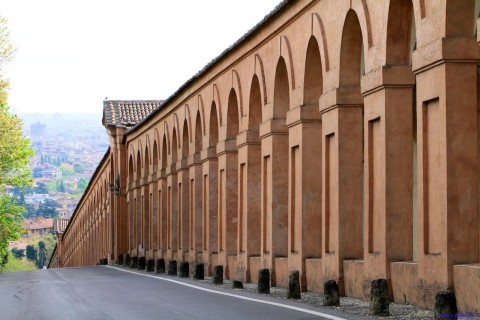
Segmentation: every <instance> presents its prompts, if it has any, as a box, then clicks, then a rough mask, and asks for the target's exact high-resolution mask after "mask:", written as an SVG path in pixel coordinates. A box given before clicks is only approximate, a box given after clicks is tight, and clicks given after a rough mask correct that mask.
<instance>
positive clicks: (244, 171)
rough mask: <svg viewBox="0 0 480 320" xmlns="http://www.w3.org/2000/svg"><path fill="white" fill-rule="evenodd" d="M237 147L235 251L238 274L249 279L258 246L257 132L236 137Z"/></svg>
mask: <svg viewBox="0 0 480 320" xmlns="http://www.w3.org/2000/svg"><path fill="white" fill-rule="evenodd" d="M237 147H238V253H237V256H238V258H237V277H238V280H240V281H243V282H251V278H252V275H251V267H250V258H251V257H260V247H261V243H260V241H261V230H262V229H261V173H260V171H261V168H260V161H261V148H260V140H259V138H258V132H253V131H251V130H250V131H245V132H242V133H241V134H239V135H238V137H237Z"/></svg>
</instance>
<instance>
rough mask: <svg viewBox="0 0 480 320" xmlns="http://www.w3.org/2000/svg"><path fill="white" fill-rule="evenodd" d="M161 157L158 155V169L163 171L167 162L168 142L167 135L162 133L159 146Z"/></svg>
mask: <svg viewBox="0 0 480 320" xmlns="http://www.w3.org/2000/svg"><path fill="white" fill-rule="evenodd" d="M161 150H162V151H161V155H160V167H161V168H162V169H165V168H166V166H167V162H168V160H167V159H168V141H167V135H166V134H165V133H164V134H163V138H162V146H161Z"/></svg>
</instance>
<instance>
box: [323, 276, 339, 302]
mask: <svg viewBox="0 0 480 320" xmlns="http://www.w3.org/2000/svg"><path fill="white" fill-rule="evenodd" d="M323 305H324V306H329V307H338V306H339V305H340V289H339V288H338V284H337V282H336V281H335V280H328V281H327V282H325V284H324V285H323Z"/></svg>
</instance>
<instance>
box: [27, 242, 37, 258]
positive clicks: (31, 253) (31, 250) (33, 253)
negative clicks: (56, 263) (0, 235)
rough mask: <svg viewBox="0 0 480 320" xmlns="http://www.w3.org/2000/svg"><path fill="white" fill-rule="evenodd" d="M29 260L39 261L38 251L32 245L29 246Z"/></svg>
mask: <svg viewBox="0 0 480 320" xmlns="http://www.w3.org/2000/svg"><path fill="white" fill-rule="evenodd" d="M26 255H27V259H28V260H32V261H37V250H36V249H35V247H34V246H32V245H31V244H29V245H27V252H26Z"/></svg>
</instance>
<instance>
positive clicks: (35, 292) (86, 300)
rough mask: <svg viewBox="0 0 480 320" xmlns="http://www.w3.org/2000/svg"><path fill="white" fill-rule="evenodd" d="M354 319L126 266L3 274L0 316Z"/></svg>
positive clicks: (0, 276) (48, 318)
mask: <svg viewBox="0 0 480 320" xmlns="http://www.w3.org/2000/svg"><path fill="white" fill-rule="evenodd" d="M327 313H328V314H327ZM354 318H356V317H354V316H348V315H344V314H339V313H338V312H336V311H335V310H333V309H327V308H325V309H321V310H320V309H318V308H314V307H310V306H308V305H305V304H302V303H300V302H297V301H287V300H281V299H275V298H273V297H270V296H267V295H260V294H255V293H249V292H245V291H241V290H227V289H224V288H219V287H215V286H212V285H209V284H206V283H204V282H201V281H194V280H192V279H181V278H178V277H174V276H166V275H155V274H152V273H146V272H140V271H136V270H131V269H126V268H114V267H107V266H98V267H86V268H65V269H48V270H36V271H29V272H16V273H4V274H0V319H28V320H30V319H34V320H35V319H38V320H44V319H45V320H53V319H101V320H106V319H115V320H117V319H149V320H151V319H165V320H184V319H202V320H203V319H208V320H214V319H219V320H224V319H228V320H240V319H249V320H253V319H261V320H269V319H272V320H273V319H275V320H307V319H337V320H340V319H354Z"/></svg>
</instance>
